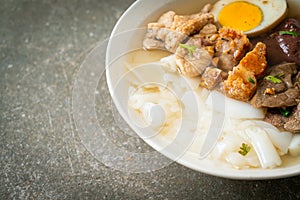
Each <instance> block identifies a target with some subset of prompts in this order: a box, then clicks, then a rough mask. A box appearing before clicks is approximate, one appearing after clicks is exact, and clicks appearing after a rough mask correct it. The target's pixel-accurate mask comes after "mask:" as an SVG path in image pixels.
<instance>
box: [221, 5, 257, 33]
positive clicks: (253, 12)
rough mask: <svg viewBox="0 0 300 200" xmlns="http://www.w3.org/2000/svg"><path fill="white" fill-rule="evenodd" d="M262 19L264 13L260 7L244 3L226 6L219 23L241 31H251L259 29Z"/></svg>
mask: <svg viewBox="0 0 300 200" xmlns="http://www.w3.org/2000/svg"><path fill="white" fill-rule="evenodd" d="M262 19H263V13H262V11H261V9H260V8H259V7H258V6H256V5H254V4H252V3H248V2H242V1H237V2H233V3H230V4H228V5H226V6H224V8H223V9H222V10H221V11H220V13H219V16H218V21H219V23H220V24H221V25H222V26H227V27H230V28H234V29H237V30H241V31H249V30H251V29H253V28H255V27H257V26H258V25H259V24H260V23H261V21H262Z"/></svg>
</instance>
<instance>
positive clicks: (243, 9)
mask: <svg viewBox="0 0 300 200" xmlns="http://www.w3.org/2000/svg"><path fill="white" fill-rule="evenodd" d="M211 12H212V13H213V14H214V16H215V20H216V21H217V22H218V23H219V25H220V26H226V27H230V28H234V29H237V30H241V31H244V32H245V34H247V35H248V36H256V35H259V34H261V33H264V32H266V31H268V30H270V29H272V28H274V27H275V26H276V25H278V24H279V23H280V21H282V20H283V19H284V18H285V17H286V15H287V3H286V0H219V1H218V2H217V3H215V4H214V6H213V9H212V11H211Z"/></svg>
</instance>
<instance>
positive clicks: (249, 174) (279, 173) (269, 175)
mask: <svg viewBox="0 0 300 200" xmlns="http://www.w3.org/2000/svg"><path fill="white" fill-rule="evenodd" d="M146 1H148V2H149V1H152V2H153V1H154V0H137V1H135V2H134V3H132V4H131V5H130V6H129V7H128V8H127V9H126V11H125V12H124V13H123V14H122V16H121V17H120V18H119V20H118V21H117V22H116V24H115V26H114V28H113V30H112V32H111V35H110V37H109V41H108V45H107V50H106V55H105V56H106V59H105V65H106V80H107V85H108V89H109V92H110V95H111V97H112V100H113V102H114V104H115V106H116V108H117V110H118V111H119V113H120V115H121V116H122V118H123V119H124V120H125V121H126V123H127V124H128V125H129V126H130V127H131V128H132V129H133V130H134V131H135V132H136V133H137V134H138V135H139V136H140V134H139V130H137V129H136V128H135V127H134V126H133V125H132V123H131V122H130V120H129V119H128V118H127V114H126V113H124V112H123V111H124V110H123V109H122V107H121V104H120V103H119V101H118V99H117V97H116V96H115V95H114V87H113V85H112V80H111V73H112V72H111V71H110V68H109V67H108V64H109V63H108V57H109V53H110V52H111V51H112V49H113V47H112V46H111V45H112V40H113V38H114V36H116V35H117V34H118V33H120V31H122V30H120V26H121V25H123V23H124V21H126V20H127V17H128V15H129V14H131V12H132V11H135V10H136V9H137V8H138V7H142V6H141V5H142V4H143V3H144V2H146ZM157 1H158V0H157ZM290 1H293V0H290ZM169 2H170V0H165V3H169ZM299 4H300V2H299ZM156 10H157V9H156ZM136 28H138V27H136ZM144 141H145V142H146V143H147V144H148V145H150V146H151V147H152V148H154V149H155V150H156V151H158V149H159V147H160V146H158V145H157V144H156V143H155V142H153V141H151V140H144ZM190 154H193V153H191V152H187V153H185V154H184V155H183V156H181V157H180V158H179V159H178V160H174V161H175V162H177V163H179V164H181V165H183V166H185V167H187V168H190V169H192V170H195V171H198V172H201V173H205V174H208V175H212V176H217V177H222V178H228V179H236V180H265V179H278V178H287V177H292V176H297V175H300V163H299V164H296V165H292V166H289V167H283V168H281V167H278V168H274V169H262V168H259V169H257V168H253V169H242V170H238V169H234V168H233V167H232V170H230V171H229V172H228V171H224V169H219V170H211V168H206V167H202V166H198V165H196V164H195V163H191V162H190V161H189V160H190V156H191V155H190ZM165 156H167V157H168V155H165ZM192 156H193V155H192Z"/></svg>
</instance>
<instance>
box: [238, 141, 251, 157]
mask: <svg viewBox="0 0 300 200" xmlns="http://www.w3.org/2000/svg"><path fill="white" fill-rule="evenodd" d="M250 150H251V146H250V145H248V144H246V143H243V144H242V146H241V147H240V150H239V151H238V152H239V154H241V155H243V156H246V155H247V154H248V153H249V151H250Z"/></svg>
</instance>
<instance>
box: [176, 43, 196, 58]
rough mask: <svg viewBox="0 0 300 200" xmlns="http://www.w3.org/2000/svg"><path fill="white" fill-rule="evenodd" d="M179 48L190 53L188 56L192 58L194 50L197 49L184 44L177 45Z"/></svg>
mask: <svg viewBox="0 0 300 200" xmlns="http://www.w3.org/2000/svg"><path fill="white" fill-rule="evenodd" d="M179 46H180V47H182V48H185V49H187V50H188V51H189V52H190V56H191V57H192V56H193V53H194V52H195V50H196V49H197V48H198V47H197V46H189V45H186V44H179Z"/></svg>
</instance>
